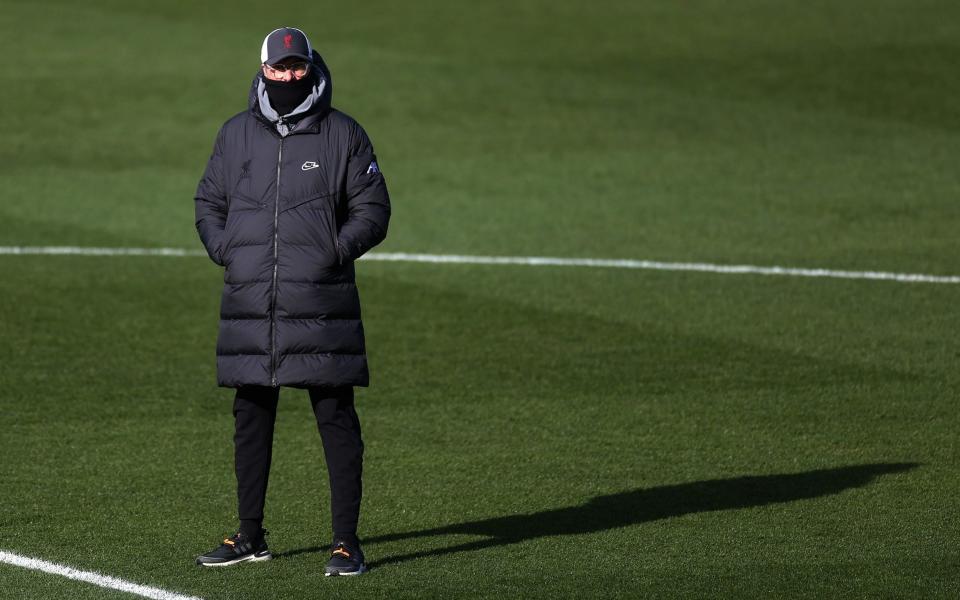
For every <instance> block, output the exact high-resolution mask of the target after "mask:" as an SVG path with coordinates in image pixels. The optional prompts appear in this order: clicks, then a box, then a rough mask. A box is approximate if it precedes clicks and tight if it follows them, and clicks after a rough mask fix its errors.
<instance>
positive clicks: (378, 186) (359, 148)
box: [337, 126, 390, 264]
mask: <svg viewBox="0 0 960 600" xmlns="http://www.w3.org/2000/svg"><path fill="white" fill-rule="evenodd" d="M389 222H390V196H389V194H388V193H387V184H386V181H384V178H383V173H381V172H380V167H379V165H377V157H376V155H375V154H374V153H373V145H372V144H371V143H370V139H369V138H368V137H367V134H366V133H365V132H364V131H363V129H362V128H360V127H359V126H357V128H356V131H355V133H354V136H353V141H352V144H351V147H350V153H349V157H348V158H347V173H346V220H345V221H344V222H343V224H342V225H341V226H340V229H339V231H338V232H337V242H338V243H337V246H338V247H337V251H338V253H339V254H340V263H341V264H344V263H347V262H349V261H352V260H356V259H358V258H360V257H361V256H363V254H364V253H365V252H367V250H370V249H371V248H373V247H374V246H376V245H377V244H379V243H380V242H382V241H383V239H384V238H385V237H387V224H388V223H389Z"/></svg>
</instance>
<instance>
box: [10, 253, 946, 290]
mask: <svg viewBox="0 0 960 600" xmlns="http://www.w3.org/2000/svg"><path fill="white" fill-rule="evenodd" d="M4 254H55V255H81V256H175V257H182V256H206V255H207V254H206V252H204V251H203V250H188V249H184V248H93V247H80V246H0V255H4ZM362 260H378V261H393V262H415V263H435V264H467V265H526V266H550V267H599V268H612V269H643V270H650V271H693V272H699V273H720V274H727V275H779V276H784V277H829V278H833V279H870V280H879V281H898V282H902V283H953V284H957V283H960V276H958V275H928V274H924V273H891V272H886V271H845V270H838V269H811V268H798V267H780V266H769V267H763V266H757V265H721V264H713V263H689V262H662V261H655V260H635V259H629V258H622V259H616V258H558V257H550V256H473V255H461V254H412V253H408V252H370V253H369V254H366V255H364V256H363V258H362Z"/></svg>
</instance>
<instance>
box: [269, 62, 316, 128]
mask: <svg viewBox="0 0 960 600" xmlns="http://www.w3.org/2000/svg"><path fill="white" fill-rule="evenodd" d="M263 83H264V85H265V86H266V91H267V98H269V99H270V106H272V107H273V109H274V110H275V111H277V114H279V115H281V116H283V115H288V114H290V113H291V112H292V111H293V109H295V108H296V107H298V106H300V104H301V103H302V102H303V101H304V100H306V98H307V96H309V95H310V92H311V91H312V90H313V86H314V85H315V84H316V76H315V75H314V73H313V69H312V68H311V71H310V73H309V74H308V75H307V76H306V77H304V78H302V79H291V80H290V81H274V80H272V79H267V78H266V77H264V78H263Z"/></svg>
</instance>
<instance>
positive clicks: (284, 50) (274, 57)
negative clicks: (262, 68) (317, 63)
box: [260, 27, 313, 65]
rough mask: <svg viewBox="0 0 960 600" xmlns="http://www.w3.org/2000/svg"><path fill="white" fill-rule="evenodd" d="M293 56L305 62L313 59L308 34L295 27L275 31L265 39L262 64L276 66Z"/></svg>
mask: <svg viewBox="0 0 960 600" xmlns="http://www.w3.org/2000/svg"><path fill="white" fill-rule="evenodd" d="M291 56H296V57H297V58H302V59H304V60H311V59H312V57H313V47H312V46H311V45H310V40H308V39H307V34H305V33H303V32H302V31H300V30H299V29H297V28H295V27H281V28H280V29H274V30H273V31H271V32H270V33H268V34H267V37H265V38H263V46H261V47H260V62H261V63H265V64H268V65H274V64H276V63H277V62H279V61H281V60H283V59H285V58H289V57H291Z"/></svg>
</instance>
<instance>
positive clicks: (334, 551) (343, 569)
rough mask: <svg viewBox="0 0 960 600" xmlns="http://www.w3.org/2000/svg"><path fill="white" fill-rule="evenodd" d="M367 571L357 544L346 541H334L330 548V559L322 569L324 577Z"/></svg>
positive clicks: (358, 573)
mask: <svg viewBox="0 0 960 600" xmlns="http://www.w3.org/2000/svg"><path fill="white" fill-rule="evenodd" d="M366 572H367V565H366V563H365V562H363V551H362V550H360V546H359V545H356V546H354V545H350V544H347V543H346V542H334V544H333V546H332V547H331V548H330V560H328V561H327V568H326V569H325V570H324V575H325V576H326V577H330V576H335V575H360V574H361V573H366Z"/></svg>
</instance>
